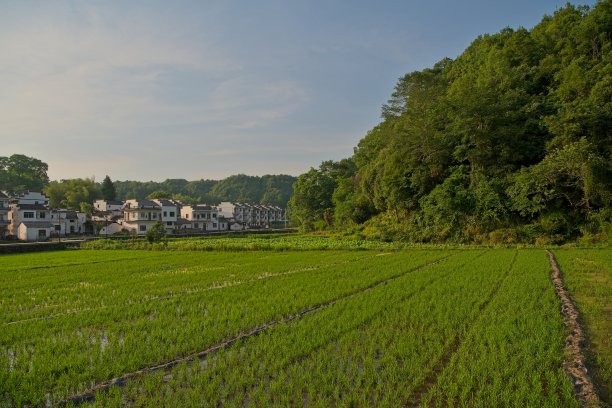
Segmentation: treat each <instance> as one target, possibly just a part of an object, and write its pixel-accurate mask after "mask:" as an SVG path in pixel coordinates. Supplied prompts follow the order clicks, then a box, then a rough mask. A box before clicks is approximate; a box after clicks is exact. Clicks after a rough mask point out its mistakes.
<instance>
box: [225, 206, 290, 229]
mask: <svg viewBox="0 0 612 408" xmlns="http://www.w3.org/2000/svg"><path fill="white" fill-rule="evenodd" d="M219 213H220V215H222V216H223V217H225V218H227V219H229V220H230V223H231V221H232V220H235V222H238V223H240V224H242V225H244V226H246V227H256V228H269V227H271V226H273V225H274V224H276V223H280V222H283V221H284V219H283V210H282V209H281V208H280V207H277V206H273V205H260V204H248V203H233V202H229V201H224V202H222V203H221V204H219Z"/></svg>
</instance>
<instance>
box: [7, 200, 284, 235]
mask: <svg viewBox="0 0 612 408" xmlns="http://www.w3.org/2000/svg"><path fill="white" fill-rule="evenodd" d="M158 222H161V224H162V225H163V226H164V228H165V229H166V232H167V233H170V234H187V233H201V232H205V231H228V230H233V231H236V230H243V229H248V228H269V227H282V226H286V221H285V220H284V218H283V210H282V209H281V208H280V207H277V206H267V205H258V204H248V203H233V202H222V203H220V204H219V205H217V206H211V205H206V204H198V205H185V204H182V203H181V202H180V201H176V200H170V199H154V200H137V199H131V200H126V201H106V200H97V201H95V202H94V203H93V213H92V215H91V217H87V216H86V215H85V214H84V213H82V212H78V211H69V210H65V209H53V210H52V209H50V208H49V199H48V198H47V197H45V196H44V195H43V194H41V193H35V192H28V193H25V194H20V195H18V196H15V197H10V198H9V197H8V196H7V195H6V194H4V193H1V192H0V238H5V237H6V236H7V235H10V236H13V237H16V238H18V239H20V240H24V241H36V240H45V239H48V238H50V237H54V236H68V235H73V234H93V233H97V234H100V235H113V234H116V233H121V232H129V233H132V234H137V235H144V234H146V233H147V231H149V230H150V229H151V228H152V227H153V225H155V224H156V223H158Z"/></svg>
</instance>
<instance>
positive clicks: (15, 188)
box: [0, 154, 49, 194]
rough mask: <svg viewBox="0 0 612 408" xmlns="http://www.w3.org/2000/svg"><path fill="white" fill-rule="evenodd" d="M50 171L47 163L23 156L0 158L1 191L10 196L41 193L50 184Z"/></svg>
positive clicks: (15, 155) (14, 155)
mask: <svg viewBox="0 0 612 408" xmlns="http://www.w3.org/2000/svg"><path fill="white" fill-rule="evenodd" d="M48 169H49V167H48V166H47V163H44V162H42V161H40V160H38V159H36V158H33V157H28V156H25V155H23V154H13V155H12V156H10V157H0V190H4V191H7V192H8V193H10V194H15V193H20V192H26V191H39V192H40V191H42V190H43V188H44V187H45V186H46V185H47V184H48V183H49V177H48V176H47V170H48Z"/></svg>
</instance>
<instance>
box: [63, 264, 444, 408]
mask: <svg viewBox="0 0 612 408" xmlns="http://www.w3.org/2000/svg"><path fill="white" fill-rule="evenodd" d="M455 255H456V254H451V255H447V256H445V257H442V258H438V259H436V260H433V261H430V262H427V263H425V264H422V265H419V266H415V267H413V268H411V269H409V270H407V271H404V272H400V273H397V274H395V275H392V276H390V277H387V278H385V279H382V280H379V281H376V282H373V283H371V284H370V285H368V286H365V287H362V288H358V289H355V290H353V291H350V292H348V293H345V294H343V295H341V296H339V297H337V298H334V299H332V300H329V301H327V302H323V303H319V304H317V305H314V306H311V307H310V308H308V309H305V310H303V311H301V312H298V313H296V314H292V315H287V316H285V317H283V318H281V319H278V320H272V321H269V322H267V323H264V324H261V325H259V326H255V327H252V328H250V329H248V330H246V331H243V332H241V333H239V334H238V335H236V336H234V337H232V338H230V339H226V340H224V341H222V342H220V343H216V344H214V345H212V346H210V347H208V348H206V349H205V350H202V351H199V352H196V353H192V354H189V355H187V356H183V357H179V358H176V359H173V360H169V361H167V362H164V363H161V364H157V365H154V366H149V367H145V368H142V369H140V370H136V371H132V372H130V373H125V374H123V375H121V376H119V377H115V378H113V379H111V380H108V381H104V382H101V383H99V384H98V385H96V386H94V387H92V388H89V389H88V390H85V391H83V392H81V393H78V394H75V395H72V396H69V397H67V398H65V399H63V400H61V401H58V402H57V403H56V405H59V406H64V405H68V404H73V405H80V404H82V403H84V402H92V401H94V400H95V396H96V393H98V392H100V391H103V390H106V389H109V388H111V387H123V386H124V385H125V384H127V383H128V382H129V381H130V380H133V379H135V378H137V377H140V376H142V375H144V374H149V373H153V372H157V371H160V370H168V369H171V368H173V367H175V366H177V365H179V364H181V363H184V362H187V363H188V362H192V361H195V360H204V359H206V357H207V356H208V355H210V354H212V353H214V352H216V351H219V350H221V349H225V348H227V347H229V346H231V345H232V344H234V343H236V342H238V341H240V340H243V339H246V338H248V337H251V336H255V335H257V334H259V333H261V332H263V331H265V330H267V329H269V328H270V327H274V326H277V325H280V324H286V323H289V322H291V321H294V320H296V319H300V318H302V317H304V316H306V315H309V314H311V313H316V312H318V311H319V310H322V309H325V308H328V307H330V306H333V305H335V304H336V303H338V302H340V301H343V300H346V299H350V298H352V297H355V296H358V295H360V294H362V293H365V292H367V291H370V290H372V289H375V288H377V287H379V286H382V285H386V284H387V283H388V282H390V281H393V280H396V279H398V278H400V277H402V276H404V275H407V274H408V273H411V272H416V271H419V270H421V269H425V268H427V267H429V266H432V265H435V264H438V263H441V262H443V261H445V260H447V259H448V258H450V257H452V256H455Z"/></svg>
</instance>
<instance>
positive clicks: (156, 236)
mask: <svg viewBox="0 0 612 408" xmlns="http://www.w3.org/2000/svg"><path fill="white" fill-rule="evenodd" d="M145 236H146V238H147V241H148V242H149V243H150V244H153V243H158V242H166V229H165V228H164V225H163V224H162V223H161V222H160V221H157V222H156V223H155V224H153V226H152V227H151V229H149V230H148V231H147V233H146V235H145Z"/></svg>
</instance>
